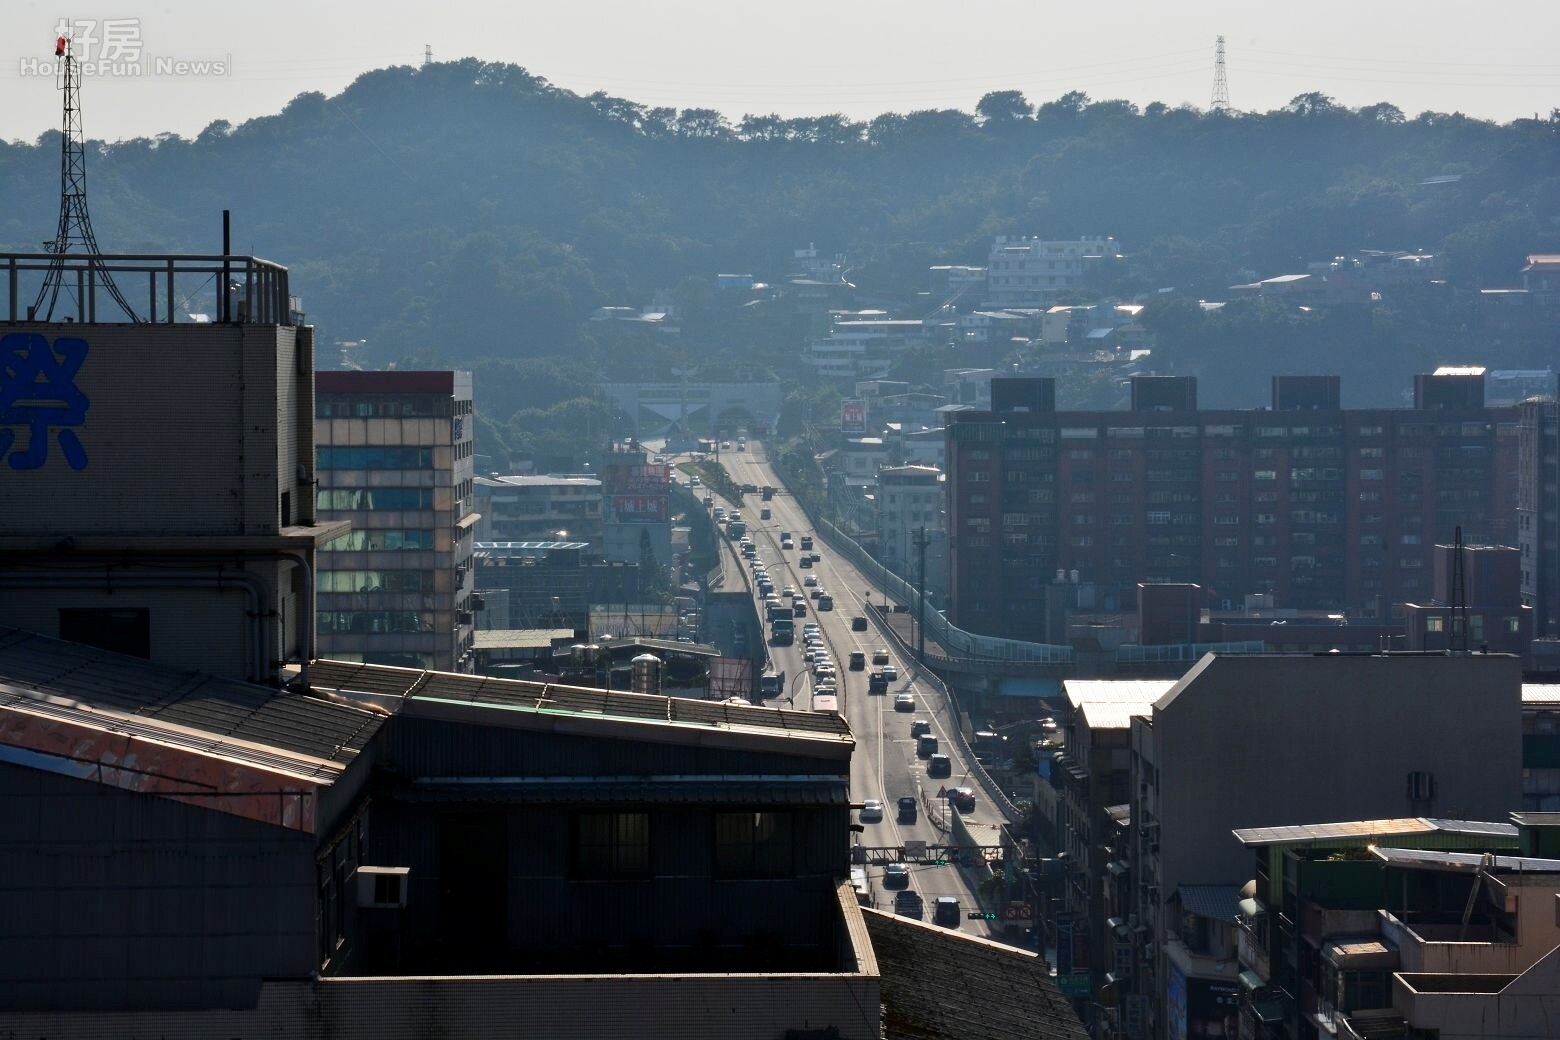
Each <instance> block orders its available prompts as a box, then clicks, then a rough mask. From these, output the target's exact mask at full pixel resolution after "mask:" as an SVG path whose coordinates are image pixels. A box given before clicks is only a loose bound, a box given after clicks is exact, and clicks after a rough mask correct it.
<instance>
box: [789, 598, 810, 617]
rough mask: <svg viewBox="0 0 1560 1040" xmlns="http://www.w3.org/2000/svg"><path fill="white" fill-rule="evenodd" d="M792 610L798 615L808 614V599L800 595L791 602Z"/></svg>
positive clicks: (804, 615)
mask: <svg viewBox="0 0 1560 1040" xmlns="http://www.w3.org/2000/svg"><path fill="white" fill-rule="evenodd" d="M791 612H792V613H793V614H795V615H796V616H797V617H806V616H807V601H806V600H805V599H802V598H801V597H800V596H798V597H797V598H796V599H795V600H793V601H792V602H791Z"/></svg>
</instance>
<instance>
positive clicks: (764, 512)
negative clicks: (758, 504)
mask: <svg viewBox="0 0 1560 1040" xmlns="http://www.w3.org/2000/svg"><path fill="white" fill-rule="evenodd" d="M758 518H759V519H760V520H768V519H769V508H768V507H767V506H766V507H764V508H763V509H760V510H759V511H758Z"/></svg>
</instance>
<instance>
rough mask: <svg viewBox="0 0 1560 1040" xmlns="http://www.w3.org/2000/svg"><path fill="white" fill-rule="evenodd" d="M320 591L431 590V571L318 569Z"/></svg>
mask: <svg viewBox="0 0 1560 1040" xmlns="http://www.w3.org/2000/svg"><path fill="white" fill-rule="evenodd" d="M319 591H321V592H432V591H433V572H432V571H328V570H322V571H320V577H319Z"/></svg>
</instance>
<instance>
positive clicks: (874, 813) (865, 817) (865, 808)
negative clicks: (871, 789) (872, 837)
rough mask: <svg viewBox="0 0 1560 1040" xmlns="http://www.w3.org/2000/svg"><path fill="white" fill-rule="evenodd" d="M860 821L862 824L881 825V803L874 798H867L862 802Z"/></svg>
mask: <svg viewBox="0 0 1560 1040" xmlns="http://www.w3.org/2000/svg"><path fill="white" fill-rule="evenodd" d="M860 819H861V822H862V823H882V822H883V803H882V802H881V801H879V800H878V799H876V798H868V799H867V800H866V801H864V802H862V803H861V813H860Z"/></svg>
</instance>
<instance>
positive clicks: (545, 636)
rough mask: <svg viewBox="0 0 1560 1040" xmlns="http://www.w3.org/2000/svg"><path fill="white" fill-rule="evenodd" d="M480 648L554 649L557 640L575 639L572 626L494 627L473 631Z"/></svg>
mask: <svg viewBox="0 0 1560 1040" xmlns="http://www.w3.org/2000/svg"><path fill="white" fill-rule="evenodd" d="M472 637H473V638H474V640H475V642H474V643H473V644H472V645H473V646H475V647H476V648H477V649H478V650H540V649H542V648H544V647H545V648H547V649H549V650H550V649H552V645H553V643H555V642H558V641H559V640H563V639H573V638H574V629H572V628H494V629H486V630H482V629H479V630H478V631H476V632H473V633H472Z"/></svg>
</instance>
